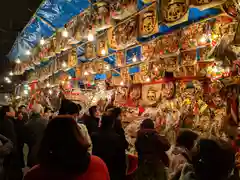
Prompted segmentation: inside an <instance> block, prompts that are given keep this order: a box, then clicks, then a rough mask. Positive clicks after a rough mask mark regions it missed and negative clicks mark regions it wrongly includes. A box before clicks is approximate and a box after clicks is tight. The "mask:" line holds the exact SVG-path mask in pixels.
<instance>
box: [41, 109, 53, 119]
mask: <svg viewBox="0 0 240 180" xmlns="http://www.w3.org/2000/svg"><path fill="white" fill-rule="evenodd" d="M51 116H52V109H51V108H50V107H45V108H44V114H43V119H45V120H46V121H49V120H50V119H51Z"/></svg>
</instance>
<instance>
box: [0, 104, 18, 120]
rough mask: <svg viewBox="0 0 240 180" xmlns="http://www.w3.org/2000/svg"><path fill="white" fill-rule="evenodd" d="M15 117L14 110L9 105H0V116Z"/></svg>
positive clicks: (2, 117)
mask: <svg viewBox="0 0 240 180" xmlns="http://www.w3.org/2000/svg"><path fill="white" fill-rule="evenodd" d="M6 116H8V117H15V111H14V109H13V108H12V107H11V106H2V108H1V109H0V117H1V119H4V117H6Z"/></svg>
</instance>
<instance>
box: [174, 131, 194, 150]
mask: <svg viewBox="0 0 240 180" xmlns="http://www.w3.org/2000/svg"><path fill="white" fill-rule="evenodd" d="M197 138H198V134H197V133H195V132H193V131H191V130H182V131H180V133H179V135H178V137H177V140H176V145H177V146H183V147H185V148H187V149H188V150H189V151H190V150H191V149H192V148H193V146H194V142H195V140H196V139H197Z"/></svg>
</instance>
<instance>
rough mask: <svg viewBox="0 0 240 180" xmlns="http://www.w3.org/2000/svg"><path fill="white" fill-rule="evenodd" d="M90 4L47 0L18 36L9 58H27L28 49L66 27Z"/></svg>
mask: <svg viewBox="0 0 240 180" xmlns="http://www.w3.org/2000/svg"><path fill="white" fill-rule="evenodd" d="M88 6H89V1H88V0H45V1H44V2H43V3H42V4H41V5H40V7H39V8H38V10H37V11H36V13H35V14H34V16H33V17H32V18H31V20H30V21H29V23H28V24H27V25H26V27H25V28H24V29H23V31H22V32H21V33H20V35H19V36H18V37H17V39H16V41H15V43H14V45H13V47H12V49H11V51H10V53H9V54H8V57H9V59H10V60H15V59H17V58H20V59H26V58H27V57H25V53H26V51H27V50H30V49H32V48H34V47H35V46H36V45H37V44H38V43H39V41H40V39H41V38H42V37H43V38H48V37H50V36H52V35H53V34H54V32H55V30H56V29H58V28H62V27H64V25H65V24H66V23H67V22H68V21H69V20H70V19H71V18H72V17H73V16H76V15H77V14H79V13H81V12H82V11H83V10H84V9H86V8H87V7H88Z"/></svg>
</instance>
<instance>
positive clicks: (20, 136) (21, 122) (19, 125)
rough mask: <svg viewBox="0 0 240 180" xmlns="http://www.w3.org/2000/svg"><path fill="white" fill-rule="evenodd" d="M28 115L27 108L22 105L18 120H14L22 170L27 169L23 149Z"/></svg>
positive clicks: (19, 109)
mask: <svg viewBox="0 0 240 180" xmlns="http://www.w3.org/2000/svg"><path fill="white" fill-rule="evenodd" d="M28 120H29V118H28V114H27V111H26V106H25V105H21V106H19V108H18V111H17V114H16V118H15V119H14V125H15V131H16V135H17V141H18V147H17V151H18V153H19V155H20V161H21V164H22V168H24V167H25V162H24V153H23V147H24V142H25V140H24V134H25V132H24V131H25V124H26V123H27V122H28Z"/></svg>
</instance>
